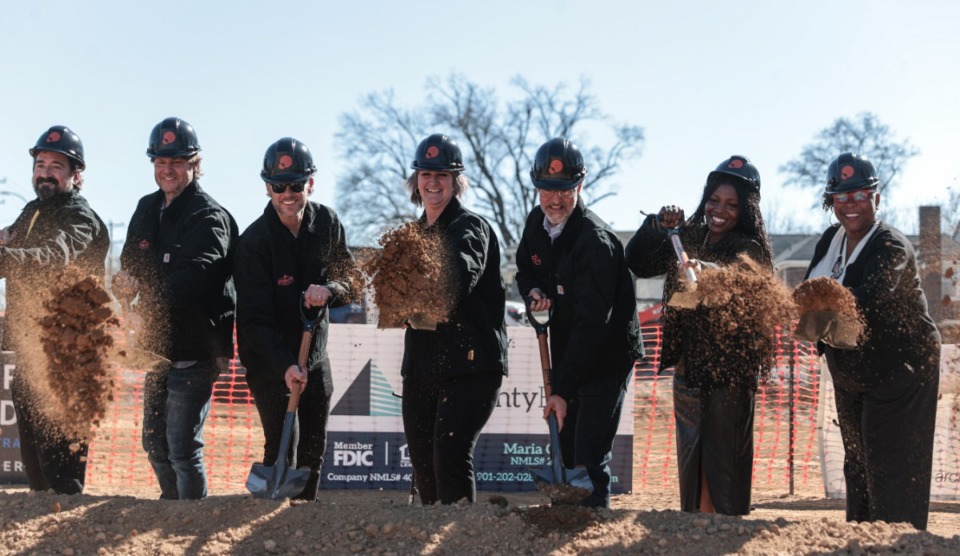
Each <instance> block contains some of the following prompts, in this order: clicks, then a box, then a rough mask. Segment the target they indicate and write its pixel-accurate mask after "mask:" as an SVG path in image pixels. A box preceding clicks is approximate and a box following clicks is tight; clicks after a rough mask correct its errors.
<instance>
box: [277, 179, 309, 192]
mask: <svg viewBox="0 0 960 556" xmlns="http://www.w3.org/2000/svg"><path fill="white" fill-rule="evenodd" d="M306 186H307V182H305V181H298V182H296V183H271V184H270V187H271V188H273V192H274V193H276V194H277V195H281V194H283V192H285V191H286V190H287V189H290V191H293V192H294V193H303V188H304V187H306Z"/></svg>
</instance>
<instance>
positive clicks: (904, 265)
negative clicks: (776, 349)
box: [806, 153, 940, 529]
mask: <svg viewBox="0 0 960 556" xmlns="http://www.w3.org/2000/svg"><path fill="white" fill-rule="evenodd" d="M879 185H880V180H879V178H878V177H877V172H876V170H875V169H874V167H873V164H872V163H871V162H870V161H869V160H867V159H865V158H863V157H861V156H858V155H856V154H853V153H843V154H841V155H840V156H838V157H837V158H836V159H835V160H834V161H833V162H831V164H830V167H829V170H828V172H827V187H826V189H825V191H824V194H823V208H824V209H825V210H832V211H833V214H834V216H836V218H837V220H838V222H839V224H835V225H833V226H830V228H828V229H827V230H826V231H825V232H824V233H823V236H822V237H821V238H820V241H819V242H818V243H817V246H816V248H815V250H814V255H813V260H812V261H810V266H809V268H808V269H807V276H806V278H818V277H829V278H831V279H833V280H837V281H838V282H840V283H841V284H843V286H845V287H846V288H848V289H850V291H851V292H852V293H853V296H854V297H855V298H856V301H857V309H858V310H859V311H860V314H861V316H862V317H863V320H864V322H865V324H866V330H865V334H864V336H863V337H862V338H860V340H859V341H858V345H857V346H855V347H854V348H852V349H844V348H842V347H838V346H833V345H830V342H831V340H830V337H829V336H828V331H829V330H831V329H832V323H830V322H829V321H827V320H826V319H824V320H823V322H822V323H820V326H821V332H820V334H819V337H820V339H821V341H820V342H818V343H817V348H818V349H819V351H820V352H821V353H822V354H823V355H825V356H826V360H827V366H828V367H829V369H830V376H831V377H832V378H833V382H834V394H835V396H836V402H837V416H838V418H839V419H838V420H839V422H840V435H841V437H842V438H843V447H844V452H845V453H844V461H843V475H844V478H845V480H846V489H847V521H886V522H890V523H892V522H908V523H911V524H912V525H913V526H914V527H916V528H917V529H925V528H926V526H927V515H928V511H929V505H930V479H931V474H932V467H933V440H934V430H935V427H936V414H937V395H938V387H939V378H940V335H939V333H938V332H937V328H936V325H935V324H934V323H933V320H932V319H931V318H930V315H929V313H928V312H927V300H926V297H925V296H924V293H923V290H922V289H921V288H920V275H919V271H918V265H917V255H916V252H915V251H914V249H913V245H912V244H911V243H910V240H908V239H907V238H906V236H904V235H903V233H902V232H900V230H897V229H896V228H894V227H893V226H890V225H889V224H887V223H885V222H883V221H881V220H880V219H879V218H878V214H877V209H878V207H879V204H880V193H878V192H877V188H878V186H879Z"/></svg>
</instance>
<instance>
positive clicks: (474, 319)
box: [400, 198, 507, 380]
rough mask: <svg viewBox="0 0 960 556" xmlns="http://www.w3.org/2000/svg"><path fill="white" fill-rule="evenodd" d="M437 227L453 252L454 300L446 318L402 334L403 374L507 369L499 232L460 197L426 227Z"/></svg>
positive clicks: (436, 376)
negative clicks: (422, 328)
mask: <svg viewBox="0 0 960 556" xmlns="http://www.w3.org/2000/svg"><path fill="white" fill-rule="evenodd" d="M419 223H420V225H421V226H422V227H424V228H425V229H436V230H437V231H438V232H439V235H440V237H441V239H442V241H446V242H447V247H449V249H450V251H449V252H450V253H452V255H453V257H454V261H453V268H454V273H455V277H454V287H455V288H456V292H455V293H454V295H455V299H456V303H455V305H454V309H453V312H452V313H451V314H450V318H449V320H447V322H442V323H439V324H438V325H437V329H436V330H435V331H433V330H414V329H413V328H410V327H408V328H407V332H406V336H405V337H404V350H403V363H402V364H401V368H400V372H401V374H402V375H403V376H404V377H417V378H426V379H436V380H442V379H444V378H452V377H457V376H464V375H471V374H477V373H498V374H504V375H506V374H507V325H506V322H505V321H504V310H505V306H506V288H505V286H504V283H503V276H501V274H500V244H499V242H498V240H497V234H496V233H495V232H494V231H493V228H491V227H490V224H488V223H487V221H486V220H484V219H483V218H482V217H480V216H479V215H477V214H475V213H473V212H470V211H469V210H467V209H465V208H463V206H462V205H461V204H460V201H459V200H458V199H456V198H453V199H451V200H450V203H449V204H448V205H447V207H446V208H445V209H444V210H443V213H442V214H441V215H440V217H439V218H438V219H437V221H436V222H434V224H433V226H430V227H429V228H428V227H427V220H426V214H424V215H423V216H422V217H421V218H420V220H419Z"/></svg>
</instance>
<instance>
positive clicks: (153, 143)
mask: <svg viewBox="0 0 960 556" xmlns="http://www.w3.org/2000/svg"><path fill="white" fill-rule="evenodd" d="M198 152H200V143H199V142H197V133H196V132H195V131H193V126H191V125H190V124H188V123H187V122H185V121H183V120H181V119H180V118H173V117H170V118H167V119H165V120H163V121H162V122H160V123H159V124H157V125H155V126H154V127H153V131H151V132H150V144H149V145H148V146H147V156H149V157H150V158H157V157H165V158H167V157H169V158H190V157H192V156H194V155H195V154H197V153H198Z"/></svg>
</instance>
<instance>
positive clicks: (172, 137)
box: [160, 131, 177, 145]
mask: <svg viewBox="0 0 960 556" xmlns="http://www.w3.org/2000/svg"><path fill="white" fill-rule="evenodd" d="M176 140H177V134H176V133H174V132H172V131H165V132H164V133H163V139H161V140H160V143H162V144H164V145H169V144H171V143H173V142H174V141H176Z"/></svg>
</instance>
